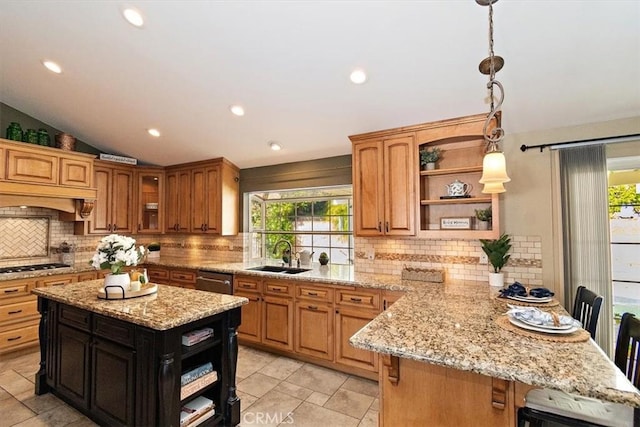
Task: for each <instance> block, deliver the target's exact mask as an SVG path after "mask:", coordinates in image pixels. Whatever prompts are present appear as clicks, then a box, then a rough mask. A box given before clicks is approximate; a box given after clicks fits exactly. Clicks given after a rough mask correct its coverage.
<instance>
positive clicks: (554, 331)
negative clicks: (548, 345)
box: [507, 316, 580, 335]
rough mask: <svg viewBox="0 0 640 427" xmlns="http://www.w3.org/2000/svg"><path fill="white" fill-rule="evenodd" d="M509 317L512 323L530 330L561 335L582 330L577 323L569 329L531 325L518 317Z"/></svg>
mask: <svg viewBox="0 0 640 427" xmlns="http://www.w3.org/2000/svg"><path fill="white" fill-rule="evenodd" d="M507 317H508V318H509V322H511V324H512V325H515V326H517V327H519V328H522V329H528V330H530V331H535V332H544V333H546V334H560V335H567V334H572V333H574V332H575V331H578V330H580V327H579V326H577V325H573V326H571V327H570V328H569V329H549V328H546V327H541V326H539V325H537V326H533V325H529V324H527V323H524V322H522V321H520V320H518V319H515V318H513V317H511V316H507Z"/></svg>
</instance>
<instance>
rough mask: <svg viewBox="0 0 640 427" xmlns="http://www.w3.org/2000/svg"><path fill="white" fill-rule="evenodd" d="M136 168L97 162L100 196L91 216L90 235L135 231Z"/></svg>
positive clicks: (95, 170)
mask: <svg viewBox="0 0 640 427" xmlns="http://www.w3.org/2000/svg"><path fill="white" fill-rule="evenodd" d="M133 175H134V173H133V168H131V167H126V166H112V165H111V164H109V163H108V162H99V161H96V162H95V167H94V184H95V186H96V189H97V192H98V194H97V199H96V202H95V205H94V208H93V212H92V215H91V217H90V219H89V233H90V234H110V233H116V232H118V233H132V232H133V230H134V227H133V212H134V209H133V187H134V178H133Z"/></svg>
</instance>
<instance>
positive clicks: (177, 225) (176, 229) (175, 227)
mask: <svg viewBox="0 0 640 427" xmlns="http://www.w3.org/2000/svg"><path fill="white" fill-rule="evenodd" d="M178 227H179V224H178V223H176V225H174V226H173V229H174V230H175V231H178Z"/></svg>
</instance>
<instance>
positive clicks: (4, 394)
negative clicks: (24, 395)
mask: <svg viewBox="0 0 640 427" xmlns="http://www.w3.org/2000/svg"><path fill="white" fill-rule="evenodd" d="M12 398H13V396H11V394H9V392H8V391H6V390H5V389H3V388H2V387H0V400H5V399H12Z"/></svg>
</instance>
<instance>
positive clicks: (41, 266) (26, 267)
mask: <svg viewBox="0 0 640 427" xmlns="http://www.w3.org/2000/svg"><path fill="white" fill-rule="evenodd" d="M64 267H71V266H70V265H69V264H61V263H51V264H35V265H18V266H15V267H2V268H0V274H3V273H27V272H30V271H38V270H53V269H55V268H64Z"/></svg>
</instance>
